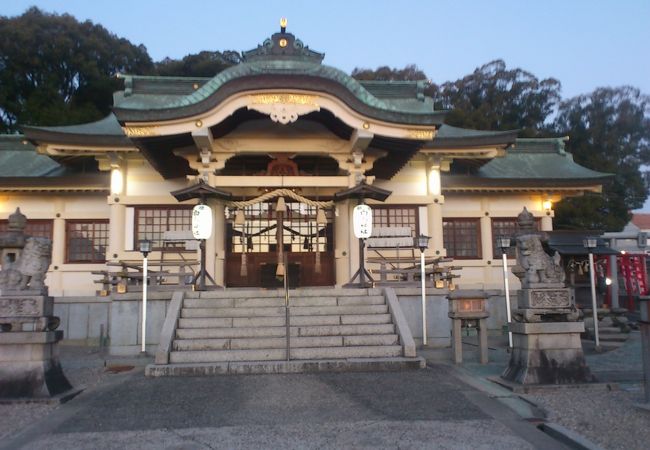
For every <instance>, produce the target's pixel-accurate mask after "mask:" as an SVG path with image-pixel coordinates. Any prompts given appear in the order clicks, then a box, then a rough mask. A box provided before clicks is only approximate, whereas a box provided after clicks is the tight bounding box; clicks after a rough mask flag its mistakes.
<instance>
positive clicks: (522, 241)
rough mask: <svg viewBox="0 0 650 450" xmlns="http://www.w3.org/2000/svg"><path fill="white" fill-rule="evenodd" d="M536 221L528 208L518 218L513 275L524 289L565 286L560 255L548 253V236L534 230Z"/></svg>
mask: <svg viewBox="0 0 650 450" xmlns="http://www.w3.org/2000/svg"><path fill="white" fill-rule="evenodd" d="M534 221H535V219H534V217H533V215H532V214H531V213H530V212H529V211H528V210H527V209H526V208H524V210H523V211H522V212H521V214H519V216H518V217H517V223H518V226H519V232H518V234H517V265H516V266H515V267H513V268H512V273H513V274H515V276H517V277H518V278H519V279H520V280H521V285H522V287H523V288H527V287H532V285H539V284H553V285H559V284H562V285H563V283H564V279H565V274H564V269H563V268H562V263H561V258H560V255H559V254H558V253H557V252H555V254H554V255H553V256H551V255H549V254H548V253H546V251H545V250H544V245H543V242H545V241H546V240H547V239H546V234H545V233H543V232H540V231H537V230H535V229H534V223H535V222H534Z"/></svg>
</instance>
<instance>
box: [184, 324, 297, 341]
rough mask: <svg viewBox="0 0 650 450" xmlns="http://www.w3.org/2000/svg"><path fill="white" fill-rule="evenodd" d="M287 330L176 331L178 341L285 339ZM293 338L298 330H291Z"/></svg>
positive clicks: (223, 329) (195, 329)
mask: <svg viewBox="0 0 650 450" xmlns="http://www.w3.org/2000/svg"><path fill="white" fill-rule="evenodd" d="M285 334H286V328H285V327H284V326H278V327H263V328H260V327H241V328H184V329H183V328H181V329H177V330H176V338H177V339H230V338H255V337H260V338H261V337H264V338H272V337H284V336H285ZM291 334H292V336H298V328H295V329H292V330H291Z"/></svg>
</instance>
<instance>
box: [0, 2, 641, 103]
mask: <svg viewBox="0 0 650 450" xmlns="http://www.w3.org/2000/svg"><path fill="white" fill-rule="evenodd" d="M31 5H36V6H38V7H39V8H41V9H43V10H45V11H48V12H57V13H69V14H72V15H73V16H75V17H76V18H77V19H79V20H86V19H89V20H92V21H93V22H96V23H100V24H102V25H104V26H105V27H106V28H108V29H109V30H110V31H112V32H113V33H115V34H116V35H118V36H120V37H125V38H127V39H129V40H130V41H131V42H133V43H135V44H144V45H145V46H146V47H147V49H148V51H149V54H150V55H151V56H152V58H153V59H154V60H160V59H162V58H164V57H166V56H170V57H172V58H181V57H183V56H184V55H186V54H188V53H197V52H199V51H201V50H237V51H242V50H248V49H251V48H253V47H255V46H257V45H258V44H259V43H261V42H262V41H263V40H264V39H265V38H266V37H268V36H270V35H271V34H272V33H274V32H276V31H278V29H279V19H280V17H282V16H284V17H287V19H288V21H289V25H288V31H290V32H292V33H294V34H295V35H296V36H297V37H298V38H299V39H301V40H302V41H303V42H304V43H305V44H306V45H308V46H310V47H311V48H312V49H314V50H317V51H320V52H325V54H326V57H325V63H326V64H328V65H331V66H335V67H337V68H340V69H343V70H345V71H347V72H351V71H352V69H353V68H355V67H367V68H376V67H377V66H380V65H389V66H392V67H398V68H401V67H404V66H405V65H407V64H417V65H418V66H419V67H420V68H421V69H422V70H424V72H425V73H426V74H427V75H428V76H429V78H430V79H431V80H432V81H433V82H436V83H442V82H445V81H450V80H451V81H453V80H456V79H458V78H459V77H462V76H464V75H467V74H469V73H471V72H472V71H473V70H474V69H475V68H476V67H478V66H480V65H482V64H484V63H487V62H489V61H492V60H494V59H497V58H501V59H504V60H505V61H506V63H507V64H508V67H512V68H514V67H521V68H523V69H526V70H528V71H530V72H532V73H533V74H534V75H536V76H537V77H539V78H546V77H555V78H557V79H559V80H560V81H561V82H562V87H563V89H562V94H563V96H564V97H571V96H574V95H578V94H581V93H586V92H590V91H591V90H593V89H594V88H596V87H599V86H608V85H609V86H619V85H624V84H628V85H632V86H636V87H639V88H641V90H643V91H644V92H646V93H650V52H649V51H648V44H649V43H650V0H617V1H616V0H611V1H609V0H603V1H596V0H590V1H586V0H585V1H583V0H570V1H569V0H560V1H556V0H544V1H536V2H532V1H530V2H527V1H521V0H517V1H514V0H512V1H507V0H492V1H479V0H476V1H470V0H461V1H446V0H431V1H401V2H398V1H395V0H393V1H384V0H363V1H353V0H348V1H335V0H330V1H320V2H317V1H311V2H307V1H303V2H300V1H282V2H270V1H239V2H235V1H228V2H221V1H200V0H199V1H194V2H179V1H169V0H155V1H154V0H129V1H126V0H111V1H99V0H98V1H88V0H0V14H2V15H6V16H13V15H19V14H21V13H22V12H23V11H25V9H26V8H28V7H29V6H31Z"/></svg>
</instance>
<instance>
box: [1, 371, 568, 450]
mask: <svg viewBox="0 0 650 450" xmlns="http://www.w3.org/2000/svg"><path fill="white" fill-rule="evenodd" d="M452 372H453V371H452V369H451V368H450V367H446V366H434V367H430V368H428V369H425V370H420V371H412V372H398V373H342V374H310V375H251V376H238V377H232V376H218V377H209V378H208V377H197V378H157V379H156V378H154V379H151V378H145V377H144V376H143V375H142V372H141V371H139V372H137V373H128V374H121V375H116V376H114V377H113V378H111V379H110V380H108V381H106V382H104V383H102V384H101V385H100V386H99V387H97V388H94V389H91V390H89V391H87V392H84V393H83V394H81V395H80V396H79V397H77V398H76V399H74V400H72V401H70V402H69V403H66V404H64V405H62V406H61V407H60V408H58V409H57V410H55V411H54V412H53V413H50V414H49V415H48V416H47V417H45V418H44V419H42V420H40V421H39V422H37V423H36V424H34V425H32V426H31V427H29V428H27V429H25V430H23V431H22V432H21V433H20V434H18V435H14V436H13V438H12V439H11V440H9V441H4V442H3V444H4V445H5V446H6V448H30V449H45V448H84V449H85V448H116V449H121V450H123V449H128V448H138V449H143V448H144V449H146V448H184V449H187V448H189V449H194V448H196V449H203V448H308V449H310V448H350V447H355V448H373V449H377V448H453V449H456V448H458V449H465V448H466V449H475V448H478V449H488V448H489V449H493V448H523V449H526V448H562V447H561V446H559V444H558V443H557V441H555V440H553V439H552V438H550V437H549V436H548V435H546V434H544V433H543V432H541V431H539V430H538V429H537V428H536V427H535V426H534V425H532V424H531V423H528V422H526V421H524V420H522V419H521V418H520V417H519V416H517V415H516V414H515V413H514V412H513V411H512V410H510V409H509V408H507V407H505V406H504V405H503V404H501V403H500V402H498V401H496V400H494V399H491V398H490V397H489V396H487V395H486V394H484V393H482V392H480V391H479V390H476V389H474V388H472V387H470V386H469V385H467V384H465V383H463V382H462V381H460V380H458V379H457V378H456V377H455V376H454V374H453V373H452ZM3 448H4V447H3Z"/></svg>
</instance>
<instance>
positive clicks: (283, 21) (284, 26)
mask: <svg viewBox="0 0 650 450" xmlns="http://www.w3.org/2000/svg"><path fill="white" fill-rule="evenodd" d="M286 31H287V18H286V17H282V18H281V19H280V32H281V33H285V32H286Z"/></svg>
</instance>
